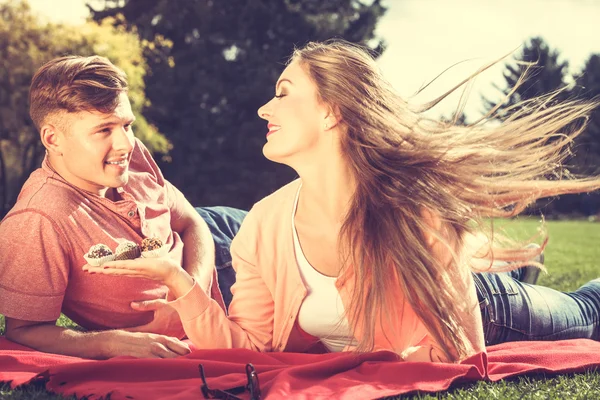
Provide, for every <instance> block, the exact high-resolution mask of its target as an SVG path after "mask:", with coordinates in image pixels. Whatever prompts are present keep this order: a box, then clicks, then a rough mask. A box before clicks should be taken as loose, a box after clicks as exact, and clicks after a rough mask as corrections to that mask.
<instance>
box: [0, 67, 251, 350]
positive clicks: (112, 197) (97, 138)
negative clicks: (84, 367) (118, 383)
mask: <svg viewBox="0 0 600 400" xmlns="http://www.w3.org/2000/svg"><path fill="white" fill-rule="evenodd" d="M30 115H31V118H32V120H33V122H34V124H35V125H36V128H37V129H39V132H40V138H41V140H42V143H43V145H44V146H45V148H46V157H45V159H44V161H43V162H42V166H41V168H39V169H38V170H36V171H34V172H33V173H32V174H31V176H30V177H29V179H28V180H27V181H26V182H25V184H24V185H23V188H22V190H21V193H20V195H19V198H18V200H17V203H16V204H15V206H14V207H13V209H12V210H11V211H10V212H9V213H8V214H7V215H6V217H5V218H4V220H3V221H2V223H1V224H0V299H1V300H0V314H3V315H5V318H6V336H7V338H8V339H10V340H12V341H15V342H18V343H20V344H23V345H25V346H29V347H32V348H35V349H38V350H40V351H44V352H51V353H58V354H66V355H72V356H78V357H86V358H99V359H101V358H110V357H114V356H121V355H131V356H136V357H163V358H164V357H176V356H178V355H182V354H186V353H187V352H189V347H188V346H187V345H186V344H185V343H184V342H182V341H180V340H179V339H180V338H182V337H183V336H184V332H183V329H182V326H181V321H180V320H179V317H178V315H177V313H176V312H175V311H174V310H173V309H172V308H171V307H170V306H167V305H165V303H166V297H167V289H166V287H164V286H162V285H158V284H156V283H154V282H152V281H149V280H140V279H131V278H121V279H114V278H111V277H105V276H102V275H100V274H95V275H90V274H88V273H86V272H84V271H83V270H82V267H83V266H84V265H85V264H86V261H85V259H84V257H83V256H84V255H85V254H86V253H87V252H88V250H89V249H90V247H91V246H93V245H96V244H104V245H107V246H108V247H109V248H111V249H112V251H114V250H115V249H116V247H117V246H118V245H119V244H120V243H123V242H125V241H132V242H135V243H138V244H139V243H140V242H141V241H142V239H144V238H146V237H153V238H158V239H160V240H161V241H162V242H163V243H164V245H165V246H168V248H169V249H170V250H169V254H168V257H171V258H173V259H175V260H176V261H177V262H178V263H180V265H181V266H182V268H184V269H185V270H186V271H187V272H188V273H190V274H191V275H192V276H193V277H194V279H195V280H196V281H197V282H198V283H199V285H200V286H201V287H202V288H203V289H204V290H205V291H206V292H207V293H208V294H210V295H212V297H213V298H214V299H215V300H216V301H217V302H219V304H221V305H222V306H223V307H224V306H225V303H224V301H223V297H222V295H221V293H220V291H219V285H218V283H217V281H216V280H215V279H214V277H215V276H216V273H215V247H214V243H213V238H212V236H211V230H212V231H213V233H214V234H215V240H220V241H222V243H223V246H225V247H226V246H227V245H228V241H230V240H231V237H232V236H233V234H234V233H235V231H236V230H237V227H238V226H239V224H238V223H237V220H241V218H243V215H244V213H243V212H242V211H239V210H234V209H227V208H216V209H203V210H198V212H197V211H196V210H195V209H194V208H193V207H192V206H191V205H190V203H189V202H188V201H187V200H186V199H185V197H184V196H183V195H182V194H181V192H180V191H178V190H177V189H176V188H175V187H174V186H172V185H171V184H170V183H169V182H168V181H166V180H165V179H164V177H163V176H162V173H161V171H160V169H159V168H158V166H157V165H156V163H155V162H154V160H153V159H152V157H151V155H150V153H149V152H148V150H147V149H146V148H145V147H144V145H143V144H142V143H141V142H140V141H139V140H137V139H135V138H134V135H133V131H132V124H133V122H134V119H135V117H134V115H133V113H132V111H131V106H130V103H129V99H128V97H127V80H126V77H125V74H124V73H123V72H122V71H121V70H120V69H118V68H116V67H115V66H114V65H113V64H111V63H110V61H108V60H107V59H106V58H103V57H98V56H93V57H87V58H84V57H62V58H58V59H54V60H52V61H50V62H49V63H47V64H45V65H44V66H42V67H41V68H40V69H39V70H38V72H37V73H36V74H35V76H34V77H33V80H32V84H31V88H30ZM199 212H200V213H201V214H202V215H203V216H204V217H205V219H206V220H207V221H209V224H210V225H211V226H210V228H209V226H208V225H207V223H206V222H205V221H204V220H203V218H202V217H201V216H200V215H199ZM219 243H221V242H219ZM218 250H219V251H218V254H217V256H218V257H222V256H223V255H225V256H226V255H227V254H228V251H227V249H225V250H223V249H218ZM227 261H228V260H224V261H223V260H221V261H219V262H221V263H222V264H224V265H219V266H218V268H220V270H219V280H220V281H221V282H220V283H221V284H222V285H223V286H224V287H223V289H224V293H226V294H227V295H228V296H230V294H229V292H228V289H229V286H230V285H231V284H232V281H231V280H232V279H235V277H234V273H233V272H232V271H231V267H230V262H229V264H227ZM61 311H62V312H63V313H64V314H66V315H67V316H68V317H69V318H71V319H72V320H73V321H75V322H76V323H78V324H79V325H80V326H82V327H83V328H85V329H87V330H88V331H87V332H80V331H76V330H71V329H67V328H63V327H58V326H55V322H56V320H57V318H58V316H59V315H60V312H61Z"/></svg>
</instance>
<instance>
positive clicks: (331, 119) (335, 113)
mask: <svg viewBox="0 0 600 400" xmlns="http://www.w3.org/2000/svg"><path fill="white" fill-rule="evenodd" d="M341 120H342V118H341V116H340V112H339V107H337V106H335V107H329V111H328V112H327V114H326V115H325V124H324V128H325V130H326V131H327V130H329V129H332V128H335V127H336V126H337V125H338V124H339V123H340V121H341Z"/></svg>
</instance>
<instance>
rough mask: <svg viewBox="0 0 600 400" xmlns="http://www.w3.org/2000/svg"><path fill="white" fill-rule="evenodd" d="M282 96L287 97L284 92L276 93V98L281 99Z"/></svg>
mask: <svg viewBox="0 0 600 400" xmlns="http://www.w3.org/2000/svg"><path fill="white" fill-rule="evenodd" d="M282 97H285V94H284V93H281V94H276V95H275V98H276V99H281V98H282Z"/></svg>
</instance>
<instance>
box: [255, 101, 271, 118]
mask: <svg viewBox="0 0 600 400" xmlns="http://www.w3.org/2000/svg"><path fill="white" fill-rule="evenodd" d="M269 103H270V102H269ZM269 103H266V104H264V105H263V106H262V107H260V108H259V109H258V116H259V117H260V118H262V119H268V118H269V116H270V115H271V114H270V110H269Z"/></svg>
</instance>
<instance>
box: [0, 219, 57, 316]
mask: <svg viewBox="0 0 600 400" xmlns="http://www.w3.org/2000/svg"><path fill="white" fill-rule="evenodd" d="M62 236H63V235H61V231H60V229H59V227H58V226H56V224H55V223H53V222H52V221H51V220H50V219H48V218H47V217H46V216H45V215H43V214H42V213H38V212H34V211H22V212H18V213H15V214H12V215H9V216H7V217H6V218H5V219H4V220H3V221H2V223H1V224H0V314H3V315H5V316H7V317H9V318H15V319H20V320H24V321H54V320H56V319H57V318H58V317H59V316H60V311H61V307H62V302H63V297H64V294H65V289H66V287H67V283H68V279H69V261H68V257H67V254H68V252H67V251H66V249H65V246H66V244H65V243H64V240H65V238H64V237H62Z"/></svg>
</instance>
